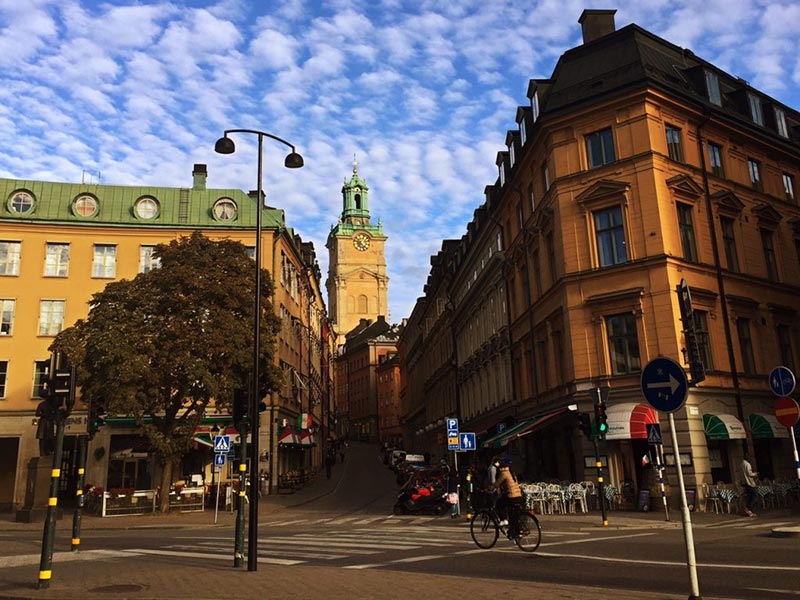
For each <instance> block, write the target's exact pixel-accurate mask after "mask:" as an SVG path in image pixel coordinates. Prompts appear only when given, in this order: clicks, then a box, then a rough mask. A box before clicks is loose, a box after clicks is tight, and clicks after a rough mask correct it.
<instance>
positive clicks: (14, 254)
mask: <svg viewBox="0 0 800 600" xmlns="http://www.w3.org/2000/svg"><path fill="white" fill-rule="evenodd" d="M21 246H22V244H21V243H20V242H0V275H19V254H20V248H21Z"/></svg>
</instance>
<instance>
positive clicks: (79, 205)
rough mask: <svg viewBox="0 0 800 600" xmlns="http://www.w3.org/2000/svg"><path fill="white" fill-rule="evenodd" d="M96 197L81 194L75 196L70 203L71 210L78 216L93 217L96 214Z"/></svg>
mask: <svg viewBox="0 0 800 600" xmlns="http://www.w3.org/2000/svg"><path fill="white" fill-rule="evenodd" d="M97 208H98V204H97V198H95V197H94V196H90V195H89V194H83V195H82V196H78V197H77V198H75V201H74V202H73V203H72V212H73V213H75V215H76V216H78V217H93V216H94V215H96V214H97Z"/></svg>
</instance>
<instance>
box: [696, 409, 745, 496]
mask: <svg viewBox="0 0 800 600" xmlns="http://www.w3.org/2000/svg"><path fill="white" fill-rule="evenodd" d="M703 428H704V429H705V434H706V440H707V443H708V461H709V465H710V467H711V481H712V482H713V483H720V482H722V483H736V480H737V478H738V471H737V469H736V464H735V463H734V462H732V461H733V460H734V459H735V458H736V457H740V455H741V452H740V451H736V448H735V447H734V445H735V444H736V443H737V440H744V439H746V438H747V433H746V432H745V429H744V425H743V424H742V422H741V421H740V420H739V419H737V418H736V417H734V416H733V415H729V414H724V413H719V414H713V413H705V414H703ZM738 443H739V444H741V442H738Z"/></svg>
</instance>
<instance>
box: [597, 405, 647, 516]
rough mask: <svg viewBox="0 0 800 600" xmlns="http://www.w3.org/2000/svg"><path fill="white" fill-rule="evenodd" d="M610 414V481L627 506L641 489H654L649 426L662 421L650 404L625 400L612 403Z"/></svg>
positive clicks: (608, 413)
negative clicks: (648, 438)
mask: <svg viewBox="0 0 800 600" xmlns="http://www.w3.org/2000/svg"><path fill="white" fill-rule="evenodd" d="M606 416H607V423H608V431H607V433H606V451H607V453H608V465H609V483H610V484H611V485H613V486H615V487H616V488H617V489H618V490H619V493H620V495H621V500H622V502H623V503H624V504H625V505H628V506H633V505H634V504H635V502H636V497H637V494H638V493H639V490H642V489H650V488H651V487H653V485H654V482H655V476H654V474H653V465H654V461H653V460H652V459H651V456H650V450H651V447H650V445H649V444H648V440H647V433H648V432H647V426H648V425H651V424H652V425H657V424H658V413H657V412H656V410H655V409H654V408H653V407H651V406H650V405H648V404H643V403H637V402H625V403H621V404H613V405H610V406H609V407H608V408H607V410H606Z"/></svg>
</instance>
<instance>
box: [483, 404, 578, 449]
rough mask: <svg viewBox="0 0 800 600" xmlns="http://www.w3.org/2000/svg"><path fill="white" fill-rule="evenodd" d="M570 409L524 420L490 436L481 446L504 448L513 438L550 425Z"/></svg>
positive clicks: (561, 409)
mask: <svg viewBox="0 0 800 600" xmlns="http://www.w3.org/2000/svg"><path fill="white" fill-rule="evenodd" d="M567 411H569V409H568V408H559V409H558V410H554V411H553V412H549V413H546V414H543V415H538V416H536V417H533V418H530V419H526V420H523V421H522V422H520V423H517V424H516V425H514V426H513V427H511V428H510V429H507V430H505V431H504V432H503V433H500V434H497V435H495V436H492V437H490V438H489V439H488V440H486V441H484V442H483V443H482V444H481V448H502V447H503V446H506V445H507V444H508V442H510V441H511V440H516V439H518V438H521V437H522V436H524V435H528V434H529V433H532V432H533V431H534V430H535V429H538V428H540V427H544V426H545V425H549V424H550V423H552V422H553V421H554V420H555V419H557V418H558V417H560V416H561V415H563V414H565V413H566V412H567Z"/></svg>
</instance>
